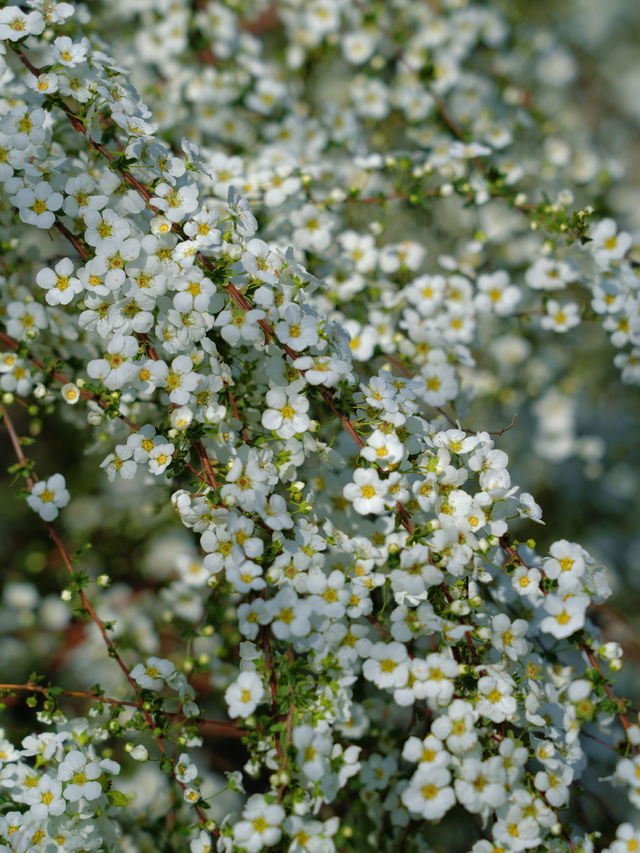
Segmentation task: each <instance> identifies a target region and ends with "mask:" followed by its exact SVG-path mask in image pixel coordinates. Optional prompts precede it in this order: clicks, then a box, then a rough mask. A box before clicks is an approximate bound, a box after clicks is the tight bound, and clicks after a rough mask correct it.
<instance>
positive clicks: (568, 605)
mask: <svg viewBox="0 0 640 853" xmlns="http://www.w3.org/2000/svg"><path fill="white" fill-rule="evenodd" d="M588 604H589V596H587V595H566V596H564V597H563V596H560V595H547V597H546V598H545V600H544V609H545V610H546V611H547V613H548V614H549V616H546V617H545V618H544V619H543V620H542V621H541V622H540V630H541V631H544V632H545V634H552V635H553V636H554V637H555V638H556V639H558V640H562V639H564V638H565V637H570V636H571V634H573V633H575V632H576V631H578V630H580V628H583V627H584V621H585V612H586V609H587V606H588Z"/></svg>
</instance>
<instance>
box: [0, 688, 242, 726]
mask: <svg viewBox="0 0 640 853" xmlns="http://www.w3.org/2000/svg"><path fill="white" fill-rule="evenodd" d="M0 690H10V691H12V692H18V691H28V692H30V693H42V694H43V695H45V696H46V695H47V694H48V692H49V690H50V688H49V687H44V686H43V685H41V684H31V683H30V682H27V683H26V684H6V683H0ZM60 695H62V696H70V697H72V698H75V699H90V700H92V701H94V702H102V703H103V704H105V705H114V706H119V705H123V706H125V707H127V708H137V709H138V710H141V709H142V705H143V703H142V702H141V701H139V702H129V701H125V700H124V699H113V698H111V697H110V696H100V695H99V694H96V693H89V692H88V691H86V690H63V691H62V693H61V694H60ZM162 714H163V716H165V717H171V718H172V719H175V720H184V719H186V716H185V714H181V713H179V712H177V711H162ZM190 719H193V721H194V722H195V723H197V724H198V725H199V726H203V727H206V728H207V729H209V732H210V733H211V734H212V736H213V737H215V736H216V735H218V734H219V735H224V736H225V737H237V738H241V737H244V736H245V735H246V734H247V731H246V729H241V728H240V727H239V726H238V724H237V723H233V722H231V721H225V720H210V719H208V718H207V717H197V718H190Z"/></svg>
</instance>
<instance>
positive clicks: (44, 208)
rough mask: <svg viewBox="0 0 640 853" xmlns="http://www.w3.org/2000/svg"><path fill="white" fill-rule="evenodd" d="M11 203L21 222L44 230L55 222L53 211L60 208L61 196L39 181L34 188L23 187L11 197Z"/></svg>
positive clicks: (44, 182)
mask: <svg viewBox="0 0 640 853" xmlns="http://www.w3.org/2000/svg"><path fill="white" fill-rule="evenodd" d="M11 201H12V202H13V203H14V204H15V206H16V207H17V208H18V210H19V214H20V219H22V221H23V222H26V223H27V225H35V226H36V227H37V228H44V229H49V228H51V227H52V226H53V223H54V222H55V221H56V217H55V213H54V211H56V210H59V209H60V207H62V195H61V194H60V193H59V192H56V191H55V190H53V189H52V187H51V186H50V185H49V184H48V183H47V182H46V181H39V182H38V183H37V184H35V185H34V186H31V185H26V186H23V187H22V189H18V191H17V193H16V194H15V195H14V196H12V197H11Z"/></svg>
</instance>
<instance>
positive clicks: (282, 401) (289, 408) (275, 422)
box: [262, 388, 311, 438]
mask: <svg viewBox="0 0 640 853" xmlns="http://www.w3.org/2000/svg"><path fill="white" fill-rule="evenodd" d="M267 403H268V405H269V408H268V409H266V410H265V411H264V412H263V413H262V426H263V427H264V428H265V429H269V430H273V431H274V432H276V433H277V434H278V435H279V436H280V438H292V437H293V436H294V435H297V434H298V433H301V432H304V431H305V430H306V429H307V427H308V426H309V424H310V423H311V421H310V419H309V416H308V415H307V411H308V409H309V401H308V400H307V398H306V397H303V396H302V395H301V394H291V393H287V392H285V391H283V390H281V389H280V388H272V389H271V390H270V391H267Z"/></svg>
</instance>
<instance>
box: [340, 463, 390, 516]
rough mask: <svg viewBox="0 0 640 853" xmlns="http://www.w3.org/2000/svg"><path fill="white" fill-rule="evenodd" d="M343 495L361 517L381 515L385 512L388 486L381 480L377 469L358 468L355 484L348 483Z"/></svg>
mask: <svg viewBox="0 0 640 853" xmlns="http://www.w3.org/2000/svg"><path fill="white" fill-rule="evenodd" d="M342 493H343V495H344V496H345V498H346V499H347V500H348V501H351V503H352V504H353V508H354V509H355V511H356V512H358V513H360V515H367V514H368V513H370V512H372V513H375V514H376V515H380V514H381V513H383V512H384V511H385V502H384V498H385V496H386V494H387V484H386V483H385V482H384V481H382V480H380V478H379V476H378V472H377V471H376V469H375V468H356V470H355V471H354V472H353V482H352V483H347V485H346V486H345V487H344V489H343V490H342Z"/></svg>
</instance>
